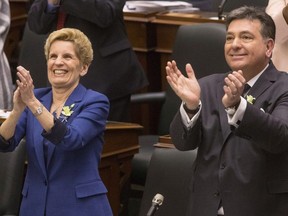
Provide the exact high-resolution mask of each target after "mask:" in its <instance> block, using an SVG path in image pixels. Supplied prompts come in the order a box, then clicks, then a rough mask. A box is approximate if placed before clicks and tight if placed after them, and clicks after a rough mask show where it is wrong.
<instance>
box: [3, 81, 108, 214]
mask: <svg viewBox="0 0 288 216" xmlns="http://www.w3.org/2000/svg"><path fill="white" fill-rule="evenodd" d="M35 95H36V97H37V98H38V99H39V100H40V101H41V103H43V105H44V106H45V107H46V108H47V109H48V110H49V109H50V107H51V102H52V91H51V88H42V89H38V90H35ZM72 104H75V106H74V107H73V108H71V110H72V111H73V113H72V115H71V116H70V117H67V118H64V119H62V121H60V120H57V119H56V118H55V126H54V127H53V128H52V131H51V132H50V133H46V132H45V131H43V129H42V127H41V125H40V124H39V122H38V121H37V119H36V118H35V117H34V116H33V113H32V112H31V111H30V110H28V109H26V110H25V112H24V113H23V114H22V116H21V118H20V120H19V122H18V124H17V127H16V132H15V135H14V137H12V138H11V139H10V140H9V144H10V145H9V149H6V150H5V151H12V150H13V149H15V147H16V146H17V145H18V143H19V142H20V140H21V139H22V138H24V136H26V147H27V153H28V168H27V173H26V178H25V183H24V187H23V190H22V195H23V198H22V203H21V208H20V216H31V215H34V216H43V215H44V212H45V209H46V215H47V216H50V215H51V216H63V215H69V216H74V215H75V216H80V215H81V216H82V215H83V216H110V215H112V211H111V208H110V205H109V202H108V199H107V196H106V193H107V189H106V187H105V185H104V184H103V182H102V180H101V178H100V176H99V171H98V165H99V162H100V158H101V152H102V148H103V133H104V130H105V125H106V119H107V116H108V110H109V102H108V99H107V98H106V96H104V95H102V94H100V93H98V92H95V91H92V90H87V89H86V88H85V87H83V86H82V85H81V84H79V85H78V87H77V88H76V89H75V90H74V91H73V93H72V94H71V95H70V97H69V98H68V100H67V101H66V103H65V106H71V105H72ZM43 143H46V144H47V148H46V149H47V150H48V151H47V154H46V155H47V156H46V163H45V159H44V158H45V157H44V150H43V149H44V148H43Z"/></svg>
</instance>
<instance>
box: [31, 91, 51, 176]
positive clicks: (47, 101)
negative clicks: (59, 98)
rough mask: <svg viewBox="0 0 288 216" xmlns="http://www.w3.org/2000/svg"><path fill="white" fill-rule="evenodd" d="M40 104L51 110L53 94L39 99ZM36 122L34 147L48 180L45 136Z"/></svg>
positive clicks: (36, 121)
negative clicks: (44, 147)
mask: <svg viewBox="0 0 288 216" xmlns="http://www.w3.org/2000/svg"><path fill="white" fill-rule="evenodd" d="M39 100H40V102H41V103H42V104H43V106H44V107H45V108H46V109H48V110H49V109H50V106H51V102H52V94H51V92H50V93H48V94H46V95H44V96H43V97H42V98H39ZM33 121H34V124H33V125H34V130H33V133H34V135H33V136H34V145H35V151H36V156H37V159H38V162H39V165H40V167H41V169H42V171H43V174H44V176H45V177H46V178H47V173H46V165H45V160H44V149H43V140H44V138H43V136H41V133H42V131H43V128H42V126H41V125H40V123H39V122H38V120H37V119H36V118H33Z"/></svg>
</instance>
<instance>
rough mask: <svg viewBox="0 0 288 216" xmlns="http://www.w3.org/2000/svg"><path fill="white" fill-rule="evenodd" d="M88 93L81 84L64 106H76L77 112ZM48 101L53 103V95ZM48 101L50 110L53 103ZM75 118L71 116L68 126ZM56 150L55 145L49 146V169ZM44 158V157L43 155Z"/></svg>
mask: <svg viewBox="0 0 288 216" xmlns="http://www.w3.org/2000/svg"><path fill="white" fill-rule="evenodd" d="M86 91H87V89H86V88H85V87H84V86H82V85H81V84H79V85H78V86H77V87H76V88H75V90H74V91H73V92H72V93H71V95H70V96H69V97H68V99H67V100H66V102H65V104H64V106H71V105H72V104H75V105H74V107H73V110H76V109H77V106H78V105H79V102H80V101H82V99H83V97H84V95H85V93H86ZM47 99H48V101H52V95H51V100H49V98H47ZM47 99H46V98H45V100H43V101H45V102H46V103H45V104H46V105H47V107H48V105H49V109H50V106H51V103H50V104H49V103H47ZM43 105H44V102H43ZM44 106H45V105H44ZM45 107H46V106H45ZM74 116H76V115H74ZM73 118H74V117H73V114H72V116H70V117H69V118H68V119H67V122H66V124H70V122H71V121H72V119H73ZM54 150H55V145H48V154H47V167H48V166H49V164H50V162H51V159H52V156H53V153H54ZM43 158H44V155H43ZM44 166H45V163H44Z"/></svg>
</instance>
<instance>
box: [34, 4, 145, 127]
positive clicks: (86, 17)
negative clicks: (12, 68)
mask: <svg viewBox="0 0 288 216" xmlns="http://www.w3.org/2000/svg"><path fill="white" fill-rule="evenodd" d="M124 5H125V0H119V1H115V0H105V1H103V0H61V1H60V0H35V1H34V2H33V4H32V5H31V8H30V11H29V14H28V24H29V27H30V29H31V30H32V31H34V32H36V33H38V34H46V33H49V32H51V31H53V30H55V29H56V28H61V27H63V26H64V27H71V28H77V29H79V30H81V31H82V32H84V34H86V35H87V36H88V38H89V39H90V41H91V43H92V46H93V50H94V60H93V62H92V64H91V66H90V68H89V71H90V72H89V73H88V74H87V76H86V77H84V78H83V79H82V80H81V83H82V84H83V85H85V86H86V87H87V88H91V89H94V90H96V91H99V92H101V93H103V94H105V95H106V96H107V97H108V98H109V100H110V114H109V117H108V119H109V120H114V121H129V120H130V96H131V94H132V93H134V92H136V91H138V90H140V89H141V88H143V87H145V86H147V84H148V81H147V79H146V75H145V73H144V70H143V68H142V66H141V64H140V63H139V61H138V59H137V56H136V55H135V53H134V51H133V50H132V46H131V44H130V42H129V39H128V37H127V33H126V29H125V24H124V18H123V7H124ZM62 15H64V16H62ZM58 18H61V19H58ZM63 18H64V19H63ZM31 73H33V72H31ZM35 73H38V72H37V71H36V72H35Z"/></svg>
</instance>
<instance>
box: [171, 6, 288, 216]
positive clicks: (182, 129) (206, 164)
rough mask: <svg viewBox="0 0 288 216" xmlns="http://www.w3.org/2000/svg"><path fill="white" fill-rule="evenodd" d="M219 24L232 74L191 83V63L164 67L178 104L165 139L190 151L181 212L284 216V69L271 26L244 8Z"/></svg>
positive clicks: (287, 110) (287, 96) (258, 12)
mask: <svg viewBox="0 0 288 216" xmlns="http://www.w3.org/2000/svg"><path fill="white" fill-rule="evenodd" d="M226 26H227V33H226V42H225V46H224V53H225V58H226V61H227V63H228V65H229V66H230V68H231V70H232V71H231V72H228V73H223V74H213V75H210V76H207V77H204V78H201V79H199V80H197V79H196V75H197V71H195V73H194V71H193V69H192V66H191V65H190V64H187V66H186V72H187V77H186V76H184V75H183V74H182V73H181V72H180V71H179V69H178V68H177V65H176V62H175V61H172V62H168V63H167V67H166V72H167V81H168V83H169V84H170V86H171V87H172V89H173V90H174V91H175V93H176V94H177V95H178V96H179V97H180V98H181V100H182V101H183V103H182V104H181V107H180V110H179V111H178V112H177V114H176V116H175V118H174V120H173V121H172V123H171V126H170V135H171V137H172V142H173V144H174V145H175V146H176V148H177V149H179V150H182V151H186V150H192V149H196V148H197V158H196V161H195V164H194V168H193V170H191V175H192V176H193V177H192V181H191V183H190V187H189V188H191V197H190V202H189V205H188V207H187V209H188V212H187V216H188V215H189V216H191V215H196V216H200V215H201V216H216V215H225V216H244V215H245V216H260V215H263V216H264V215H265V216H272V215H273V216H276V215H277V216H286V215H287V212H288V205H287V203H288V193H287V188H288V163H287V161H288V74H287V73H285V72H283V71H282V72H281V71H278V70H277V69H276V68H275V66H274V65H273V63H272V61H271V59H270V58H271V56H272V51H273V47H274V40H275V24H274V22H273V19H272V18H271V17H270V16H269V15H268V14H267V13H265V9H259V8H255V7H247V6H244V7H240V8H238V9H235V10H233V11H231V12H230V13H229V14H228V16H227V18H226ZM211 70H213V65H211ZM247 87H248V88H247ZM249 87H250V89H249Z"/></svg>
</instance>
